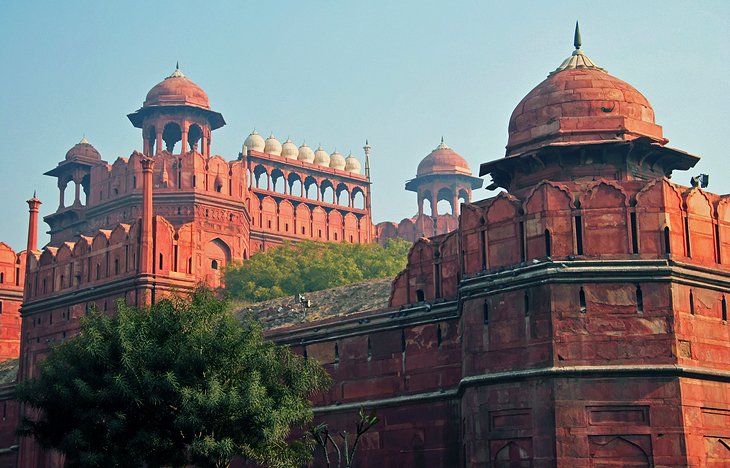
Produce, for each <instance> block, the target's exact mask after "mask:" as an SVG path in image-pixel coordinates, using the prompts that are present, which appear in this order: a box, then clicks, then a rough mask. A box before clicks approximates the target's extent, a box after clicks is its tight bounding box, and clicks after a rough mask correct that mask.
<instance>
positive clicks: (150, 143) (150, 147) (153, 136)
mask: <svg viewBox="0 0 730 468" xmlns="http://www.w3.org/2000/svg"><path fill="white" fill-rule="evenodd" d="M156 148H157V129H156V128H155V126H154V125H152V126H151V127H149V128H148V129H147V151H148V153H147V155H148V156H154V155H155V150H156Z"/></svg>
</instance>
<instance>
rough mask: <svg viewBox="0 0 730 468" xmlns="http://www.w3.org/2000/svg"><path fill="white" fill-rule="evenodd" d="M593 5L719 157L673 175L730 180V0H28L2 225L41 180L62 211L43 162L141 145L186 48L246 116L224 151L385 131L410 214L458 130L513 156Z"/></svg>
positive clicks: (382, 165) (617, 70)
mask: <svg viewBox="0 0 730 468" xmlns="http://www.w3.org/2000/svg"><path fill="white" fill-rule="evenodd" d="M576 20H579V21H580V24H581V32H582V36H583V50H584V51H585V53H586V54H587V55H588V56H589V57H590V58H591V59H592V60H593V61H594V62H596V63H597V64H598V65H600V66H601V67H603V68H605V69H606V70H608V72H609V73H610V74H612V75H613V76H616V77H618V78H621V79H623V80H624V81H627V82H628V83H630V84H632V85H633V86H635V87H636V88H637V89H638V90H639V91H640V92H642V93H643V94H644V95H645V96H646V97H647V98H648V99H649V102H651V104H652V105H653V107H654V110H655V112H656V118H657V123H658V124H660V125H662V126H663V127H664V135H665V137H667V138H669V140H670V142H669V146H671V147H674V148H679V149H681V150H684V151H687V152H690V153H692V154H696V155H698V156H700V157H702V161H701V162H700V164H699V165H698V166H696V167H695V168H694V169H692V170H691V171H688V172H686V173H675V175H674V177H673V180H674V181H676V182H678V183H681V184H683V185H687V184H688V181H689V177H690V176H691V175H696V174H699V173H701V172H705V173H709V174H710V187H709V190H710V191H713V192H715V193H720V194H725V193H728V192H730V168H729V167H730V164H728V163H727V162H725V161H724V159H727V158H730V156H728V151H727V150H726V148H727V146H728V144H727V140H728V136H730V119H728V117H727V113H728V112H729V111H730V92H729V91H728V87H729V84H730V2H727V1H704V2H687V1H647V2H637V1H611V2H589V1H586V0H583V1H561V2H549V1H512V2H499V3H497V2H486V1H444V2H431V1H424V0H414V1H394V0H390V1H379V0H368V1H360V2H349V1H300V2H294V1H288V2H286V1H266V2H263V1H256V2H244V1H227V2H216V1H210V2H200V1H195V2H193V1H187V0H178V1H155V2H148V1H125V2H106V1H98V0H93V1H71V0H69V1H65V2H53V1H45V2H40V1H20V0H17V1H15V0H10V1H7V2H4V3H3V6H2V9H1V10H0V64H2V68H3V71H2V73H1V74H0V90H2V97H1V98H0V141H2V142H3V144H4V147H5V150H3V151H2V152H1V153H0V162H2V163H3V170H2V171H0V199H1V200H2V201H3V202H2V205H1V208H0V220H1V221H0V241H4V242H6V243H7V244H9V245H10V246H11V247H13V248H15V249H18V250H21V249H23V248H25V239H26V236H27V205H26V203H25V200H27V199H28V198H30V196H31V195H32V194H33V191H34V190H37V191H38V197H39V198H40V199H41V200H42V201H43V202H44V204H43V205H42V206H41V215H42V216H43V215H47V214H49V213H51V212H53V211H55V209H56V208H57V206H58V189H57V187H56V183H55V179H54V178H51V177H48V176H43V173H44V172H45V171H47V170H49V169H52V168H53V167H55V166H56V164H57V163H58V162H59V161H61V160H62V159H63V157H64V155H65V154H66V151H67V150H68V149H69V148H70V147H72V146H73V145H74V144H76V143H78V141H79V140H80V139H81V138H82V136H84V135H85V136H86V138H87V139H88V140H89V141H90V142H91V143H92V144H93V145H94V146H95V147H96V148H97V149H98V150H99V152H100V153H101V154H102V157H103V158H104V159H105V160H106V161H108V162H110V163H111V162H113V161H114V160H115V159H116V158H117V157H118V156H129V155H130V154H131V153H132V151H133V150H135V149H137V150H139V149H141V145H142V139H141V134H140V131H139V130H138V129H136V128H134V127H132V125H131V124H130V123H129V121H128V120H127V117H126V114H128V113H129V112H132V111H134V110H136V109H138V108H139V107H140V106H141V104H142V101H143V100H144V97H145V95H146V93H147V91H148V90H149V89H150V88H151V87H152V86H154V85H155V84H156V83H158V82H159V81H161V80H162V79H163V78H164V77H165V76H167V75H169V74H170V73H171V72H172V71H173V70H174V67H175V62H176V61H178V60H179V61H180V68H181V69H182V70H183V72H184V73H185V74H186V76H188V77H189V78H190V79H192V80H193V81H194V82H196V83H197V84H198V85H200V86H201V87H202V88H203V89H204V90H205V91H206V92H207V93H208V96H209V97H210V102H211V106H212V108H213V109H214V110H216V111H218V112H221V113H222V114H223V116H224V117H225V119H226V122H227V123H228V124H227V125H226V126H225V127H223V128H222V129H219V130H217V131H215V132H214V133H213V141H212V147H211V149H212V151H213V153H216V154H220V155H221V156H223V157H224V158H226V159H229V160H230V159H235V157H236V155H237V154H238V152H239V151H240V148H241V145H242V143H243V141H244V139H245V138H246V136H247V135H248V134H249V133H250V132H251V130H252V129H253V128H256V129H257V131H258V132H259V133H262V134H264V136H268V134H269V133H271V132H273V133H274V135H276V136H277V137H278V138H279V139H280V140H281V141H284V140H285V139H286V138H287V137H290V138H291V139H292V140H293V141H294V142H296V143H297V145H299V144H301V142H302V140H304V139H306V141H307V143H308V144H309V145H310V146H314V145H318V144H320V143H321V144H322V145H323V146H324V148H325V149H327V150H328V151H329V152H332V151H334V150H335V149H337V150H338V151H340V152H341V153H345V154H346V153H347V152H349V151H350V150H352V151H353V153H355V155H356V156H357V157H359V158H362V146H363V144H364V141H365V139H366V138H367V139H369V140H370V144H371V145H372V147H373V149H372V157H371V165H372V181H373V186H372V188H373V217H374V220H375V221H376V222H379V221H385V220H392V221H396V222H397V221H399V220H400V219H402V218H404V217H409V216H412V215H413V214H414V213H415V212H416V208H417V207H416V197H415V194H413V193H411V192H406V191H405V190H404V183H405V181H406V180H407V179H410V178H413V177H414V176H415V172H416V167H417V165H418V163H419V161H420V160H421V159H422V158H423V157H425V156H426V155H427V154H428V153H429V152H430V151H431V150H432V149H433V148H435V147H436V146H437V145H438V143H439V140H440V138H441V136H442V135H443V136H444V138H445V141H446V143H447V144H448V145H449V146H451V147H452V148H454V150H456V151H457V152H458V153H460V154H461V155H462V156H464V157H465V158H466V159H467V161H469V164H470V165H471V168H472V171H473V172H474V173H475V174H476V173H477V172H478V168H479V164H480V163H482V162H485V161H489V160H492V159H496V158H500V157H503V156H504V146H505V144H506V142H507V122H508V120H509V116H510V114H511V113H512V110H513V109H514V107H515V106H516V105H517V103H518V102H519V101H520V99H521V98H522V97H523V96H524V95H525V94H527V93H528V92H529V91H530V90H531V89H532V88H533V87H534V86H536V85H537V84H538V83H540V82H541V81H542V80H543V79H545V77H546V76H547V74H548V73H549V72H550V71H551V70H553V69H555V68H556V67H557V66H558V65H559V64H560V63H561V62H562V60H563V59H564V58H566V57H567V56H568V55H570V53H571V52H572V50H573V46H572V40H573V27H574V23H575V21H576ZM484 185H485V186H486V185H488V184H487V183H485V184H484ZM488 196H490V193H489V192H487V191H486V190H484V189H481V190H478V191H476V192H475V193H474V198H475V199H482V198H486V197H488ZM47 228H48V227H47V225H45V224H42V225H41V228H40V231H41V232H45V231H46V230H47ZM46 241H47V236H45V235H43V236H42V237H41V239H40V244H41V245H42V244H44V243H45V242H46Z"/></svg>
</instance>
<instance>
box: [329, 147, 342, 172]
mask: <svg viewBox="0 0 730 468" xmlns="http://www.w3.org/2000/svg"><path fill="white" fill-rule="evenodd" d="M330 167H331V168H332V169H339V170H343V169H344V168H345V157H344V156H342V155H341V154H340V153H338V152H337V150H335V152H334V153H332V154H330Z"/></svg>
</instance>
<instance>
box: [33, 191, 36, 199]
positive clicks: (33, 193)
mask: <svg viewBox="0 0 730 468" xmlns="http://www.w3.org/2000/svg"><path fill="white" fill-rule="evenodd" d="M33 198H36V196H35V190H33Z"/></svg>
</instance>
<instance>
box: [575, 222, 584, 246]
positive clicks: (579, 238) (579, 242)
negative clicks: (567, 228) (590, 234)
mask: <svg viewBox="0 0 730 468" xmlns="http://www.w3.org/2000/svg"><path fill="white" fill-rule="evenodd" d="M575 248H576V254H577V255H583V217H582V216H576V217H575Z"/></svg>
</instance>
